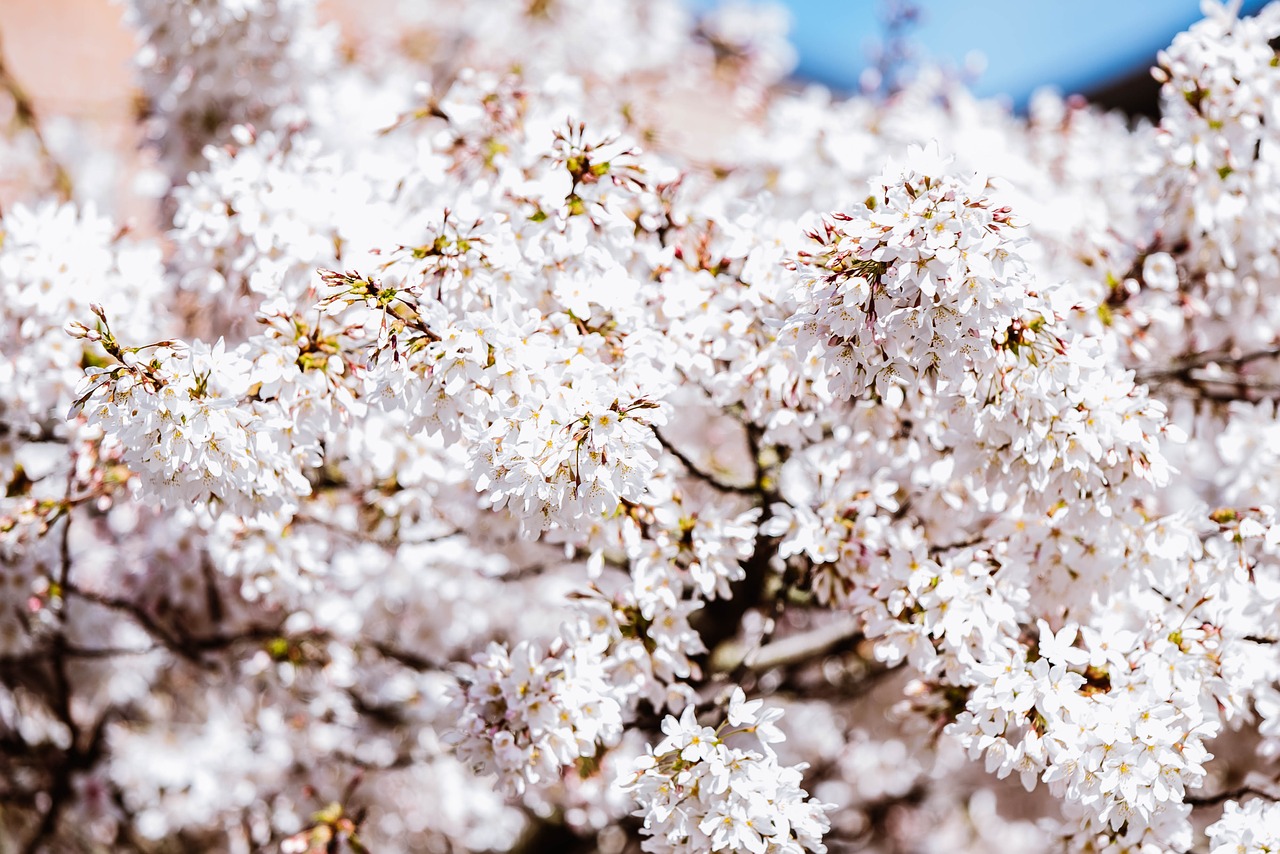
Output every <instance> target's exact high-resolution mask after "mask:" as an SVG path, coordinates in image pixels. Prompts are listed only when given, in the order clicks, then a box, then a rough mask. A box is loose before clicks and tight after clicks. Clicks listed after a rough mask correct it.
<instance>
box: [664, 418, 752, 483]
mask: <svg viewBox="0 0 1280 854" xmlns="http://www.w3.org/2000/svg"><path fill="white" fill-rule="evenodd" d="M653 435H654V437H655V438H656V439H657V440H658V444H659V445H661V446H662V448H663V450H665V451H666V452H667V453H669V454H671V456H673V457H675V458H676V459H677V460H679V461H680V465H682V466H684V467H685V468H686V469H687V470H688V471H689V474H691V475H693V476H694V477H696V478H697V479H698V480H700V481H702V482H704V483H706V484H707V485H708V486H711V487H712V488H713V489H717V490H719V491H720V492H729V493H734V494H737V495H750V496H753V497H759V496H760V494H761V493H760V487H759V486H758V485H757V484H752V485H750V486H745V485H740V484H736V483H726V482H724V481H723V480H720V479H719V478H718V477H715V476H714V475H711V474H708V473H707V472H704V471H703V470H702V469H701V468H699V467H698V464H697V463H695V462H694V461H693V460H692V459H691V458H690V457H689V456H688V455H687V454H685V453H684V452H683V451H681V450H680V449H679V448H677V447H676V446H675V445H673V444H671V442H670V441H668V439H667V438H666V437H665V436H663V435H662V431H661V430H659V429H658V428H657V427H654V428H653Z"/></svg>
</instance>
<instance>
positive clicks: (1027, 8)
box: [0, 0, 1265, 215]
mask: <svg viewBox="0 0 1280 854" xmlns="http://www.w3.org/2000/svg"><path fill="white" fill-rule="evenodd" d="M459 2H461V0H459ZM601 2H607V0H601ZM687 2H688V3H689V4H690V6H691V8H692V9H694V10H695V12H696V11H701V10H706V9H708V8H711V7H712V6H714V5H716V4H717V3H721V2H747V0H687ZM781 5H783V6H785V7H786V8H787V9H788V11H789V12H790V15H791V18H792V36H791V38H792V43H793V44H794V46H795V48H796V50H797V54H798V57H799V64H798V67H797V70H796V77H797V78H798V79H800V80H809V81H816V82H820V83H823V84H826V85H828V86H830V87H832V88H834V89H837V90H842V91H846V92H855V91H874V90H883V89H885V88H888V87H891V86H892V85H893V84H894V83H895V82H896V81H898V80H900V79H902V77H903V76H905V75H909V74H910V70H911V68H913V67H914V65H915V64H916V63H919V62H922V61H927V62H931V63H937V64H941V65H943V66H944V67H946V68H949V69H951V70H952V71H954V73H956V74H958V75H960V76H962V77H963V78H964V79H965V80H966V81H967V82H968V83H969V85H970V86H971V88H972V89H973V90H974V91H975V92H976V93H978V94H979V95H983V96H995V97H1001V98H1004V99H1006V100H1007V102H1008V103H1009V105H1010V107H1011V108H1013V109H1015V110H1017V109H1021V108H1023V107H1025V105H1026V103H1027V100H1028V98H1029V96H1030V95H1031V93H1032V92H1033V91H1034V90H1036V89H1037V88H1039V87H1041V86H1052V87H1055V88H1057V89H1058V90H1059V91H1061V92H1063V93H1064V94H1070V93H1077V92H1078V93H1082V94H1084V95H1086V96H1088V97H1089V98H1091V99H1092V100H1094V101H1096V102H1098V103H1101V104H1102V105H1104V106H1108V107H1112V108H1117V109H1121V110H1124V111H1125V112H1127V113H1129V114H1130V115H1135V116H1136V115H1147V116H1152V115H1155V114H1156V110H1157V106H1156V94H1157V91H1158V88H1157V86H1156V84H1155V82H1154V81H1153V80H1152V79H1151V76H1150V74H1149V71H1148V69H1149V68H1150V66H1151V65H1152V63H1153V62H1154V59H1155V55H1156V52H1157V51H1158V50H1160V49H1161V48H1162V47H1164V46H1165V45H1167V44H1168V43H1169V41H1170V40H1171V39H1172V38H1173V36H1174V35H1175V34H1176V33H1178V32H1179V31H1181V30H1183V29H1185V28H1186V27H1187V26H1188V25H1190V24H1191V23H1193V22H1194V21H1195V20H1197V19H1198V18H1199V17H1200V15H1201V10H1200V3H1199V0H1150V2H1141V3H1138V2H1123V0H1071V2H1056V3H1027V2H1022V0H986V2H983V3H981V4H977V3H956V2H953V0H782V2H781ZM1263 5H1265V0H1243V3H1242V6H1243V8H1242V11H1243V12H1245V13H1250V12H1253V11H1256V10H1257V9H1259V8H1261V7H1262V6H1263ZM390 6H391V3H390V2H387V0H321V2H320V9H321V17H322V19H328V20H336V21H338V22H340V23H341V24H342V25H343V26H344V27H346V28H348V31H349V32H351V33H353V34H357V33H359V31H360V29H361V22H362V20H363V21H368V20H370V19H371V16H376V15H378V14H380V11H379V10H380V9H382V8H384V7H390ZM382 13H383V14H385V12H382ZM121 18H122V6H121V4H119V3H116V2H112V0H0V61H2V63H3V64H2V65H0V75H4V77H0V82H5V83H6V86H5V87H3V88H8V87H9V86H12V85H17V86H19V87H21V89H22V90H23V91H24V92H25V95H26V96H27V98H28V101H29V106H30V107H31V108H32V109H34V110H35V112H36V114H37V115H38V116H39V117H40V118H41V119H56V118H58V117H67V118H71V119H74V120H75V122H74V124H75V127H76V128H77V130H76V131H75V133H76V134H77V135H81V136H84V137H85V138H81V139H78V140H76V141H75V142H78V143H79V145H80V147H81V149H82V150H89V149H97V150H111V151H113V152H114V154H115V156H117V157H119V158H121V159H123V160H124V161H125V164H127V162H128V161H129V159H130V158H136V157H140V156H144V155H143V154H140V153H139V150H138V149H139V146H138V141H139V140H138V138H137V128H136V123H135V121H134V116H135V113H136V110H137V104H136V102H135V95H134V92H135V88H134V85H133V78H132V73H131V70H130V65H129V63H130V58H131V56H132V53H133V49H134V41H133V35H132V33H130V32H129V31H128V30H127V29H126V28H125V26H124V24H123V22H122V20H121ZM0 100H3V99H0ZM13 120H14V113H13V108H12V105H11V104H9V105H2V104H0V129H3V128H4V127H5V126H7V125H8V124H9V123H11V122H12V121H13ZM48 127H49V128H50V132H51V133H52V132H55V131H56V130H57V127H58V125H57V123H56V122H49V123H48ZM86 129H87V132H86ZM52 142H54V143H55V144H57V143H59V142H61V143H63V144H57V145H56V147H58V148H63V147H65V143H66V142H67V141H65V140H62V141H59V140H53V141H52ZM4 156H5V155H4V152H3V150H0V205H3V204H4V202H5V201H6V197H7V194H6V192H5V189H6V185H12V184H14V183H15V182H16V178H15V176H14V174H13V171H14V169H15V168H16V167H15V166H14V165H13V164H8V165H7V164H5V163H4V162H3V158H4ZM125 164H122V165H125ZM118 171H119V172H120V173H121V174H123V173H125V172H128V171H131V170H129V169H127V168H125V169H121V170H118ZM122 180H123V179H122ZM116 189H118V191H119V196H118V199H119V203H118V204H117V205H116V206H115V207H116V210H117V212H118V213H121V214H125V215H128V214H129V213H130V212H131V210H135V209H137V210H140V209H141V207H138V206H135V204H134V203H132V202H131V201H130V198H131V195H132V193H133V188H130V187H127V186H123V185H122V186H120V187H119V188H116ZM142 204H144V203H142V202H139V203H138V205H142Z"/></svg>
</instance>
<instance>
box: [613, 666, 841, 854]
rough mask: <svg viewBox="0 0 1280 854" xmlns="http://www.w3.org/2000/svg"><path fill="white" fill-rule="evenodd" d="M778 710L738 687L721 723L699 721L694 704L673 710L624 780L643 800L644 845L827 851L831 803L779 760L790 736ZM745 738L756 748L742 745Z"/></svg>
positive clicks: (776, 853) (758, 853)
mask: <svg viewBox="0 0 1280 854" xmlns="http://www.w3.org/2000/svg"><path fill="white" fill-rule="evenodd" d="M781 715H782V712H781V710H779V709H771V708H766V707H765V706H764V701H763V700H751V701H748V700H747V699H746V696H745V695H744V694H743V692H742V689H740V688H739V689H736V690H735V692H734V694H733V696H732V697H731V698H730V700H729V709H728V714H727V716H726V718H725V722H724V723H723V724H721V725H720V727H719V728H712V727H709V726H703V725H701V724H699V723H698V721H697V717H696V716H695V712H694V708H693V707H692V706H689V707H687V708H686V709H685V710H684V713H683V714H682V715H681V716H680V717H679V718H675V717H672V716H670V715H668V716H667V717H666V719H664V720H663V722H662V731H663V733H665V734H666V738H665V739H663V740H662V741H661V742H660V743H659V744H657V745H656V746H655V747H654V748H653V749H652V751H651V752H649V753H647V754H645V755H644V756H642V757H641V758H640V759H638V760H637V761H636V766H635V768H634V769H633V770H629V771H627V772H625V773H624V775H623V778H622V782H623V785H624V786H625V787H626V788H628V789H630V790H631V791H632V792H633V793H634V796H635V798H636V801H637V802H638V803H639V804H640V810H639V811H638V812H637V813H636V815H639V816H642V817H643V818H644V833H645V834H646V835H647V836H648V837H649V838H648V839H647V840H645V843H644V850H645V851H653V852H670V854H675V852H694V851H750V852H753V854H766V852H769V854H781V852H788V851H812V852H815V854H824V852H826V850H827V847H826V846H825V845H823V844H822V841H821V840H822V835H823V833H825V832H826V830H827V828H828V827H829V823H828V821H827V817H826V815H825V810H826V809H829V807H828V806H827V805H825V804H821V803H819V802H817V801H815V800H814V799H812V798H809V797H808V796H807V793H806V792H805V791H804V790H803V789H802V788H800V771H801V770H802V769H800V768H793V767H786V766H782V765H780V764H779V763H778V759H777V754H776V753H775V752H774V749H773V747H772V745H773V744H774V743H776V742H778V741H781V740H783V738H784V737H785V736H784V735H783V734H782V732H781V730H779V729H778V728H777V726H776V725H775V723H774V721H776V720H777V719H778V718H779V717H780V716H781ZM744 737H746V738H748V739H754V741H755V742H756V743H757V744H758V745H759V749H749V748H744V747H741V746H738V742H740V741H742V740H744Z"/></svg>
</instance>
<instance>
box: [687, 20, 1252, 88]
mask: <svg viewBox="0 0 1280 854" xmlns="http://www.w3.org/2000/svg"><path fill="white" fill-rule="evenodd" d="M691 2H693V3H694V5H695V6H697V7H699V8H709V7H711V6H715V5H718V3H717V2H716V0H691ZM782 5H784V6H786V7H787V8H788V9H789V10H790V11H791V15H792V18H793V25H792V31H791V41H792V43H793V44H794V45H795V47H796V48H797V50H798V51H799V54H800V63H799V66H798V67H797V69H796V70H797V73H798V74H799V76H801V77H803V78H806V79H811V80H818V81H820V82H822V83H826V84H828V85H831V86H835V87H837V88H844V89H850V88H854V87H856V86H857V84H858V76H859V74H861V73H862V71H863V69H865V68H866V67H867V65H868V64H869V63H868V60H869V57H870V56H871V55H872V53H873V51H874V50H875V47H876V45H877V43H878V42H879V41H880V40H881V39H882V38H883V36H884V31H885V27H884V15H885V10H886V8H887V7H888V5H889V4H888V3H885V2H879V0H876V2H872V0H866V2H854V3H832V2H830V0H782ZM915 5H916V6H917V7H918V8H920V9H921V11H922V13H923V14H922V16H921V19H920V21H919V23H918V24H917V25H916V26H915V28H914V29H913V30H912V34H911V37H912V39H913V41H914V42H915V44H916V46H917V49H918V53H919V55H920V56H923V57H929V58H931V59H935V60H938V61H941V62H945V63H950V64H953V65H954V66H956V67H959V68H963V67H964V66H965V65H966V60H967V59H969V58H971V57H973V56H974V55H975V52H976V53H977V54H981V56H982V57H983V58H984V61H985V68H984V70H983V71H982V73H981V75H980V76H978V77H977V79H976V80H974V82H973V89H974V92H975V93H976V94H978V95H981V96H984V97H985V96H992V95H1001V94H1007V95H1009V96H1010V97H1012V98H1013V101H1014V103H1015V105H1017V106H1019V107H1021V106H1023V105H1024V104H1025V103H1026V100H1027V98H1028V97H1029V96H1030V95H1031V93H1032V92H1033V91H1034V90H1035V89H1036V88H1038V87H1040V86H1044V85H1054V86H1057V87H1058V88H1060V89H1061V90H1063V91H1065V92H1076V91H1084V92H1087V91H1088V90H1090V89H1091V88H1096V87H1097V86H1099V85H1101V84H1105V83H1106V82H1107V81H1109V80H1113V79H1115V78H1117V77H1121V76H1123V75H1125V74H1128V73H1131V72H1133V71H1136V70H1139V69H1140V68H1142V67H1143V65H1144V64H1149V63H1150V61H1151V59H1152V58H1153V57H1154V56H1155V54H1156V51H1158V50H1160V49H1161V48H1163V47H1165V46H1166V45H1168V44H1169V40H1170V39H1171V38H1172V37H1173V36H1174V35H1175V34H1176V33H1178V32H1181V31H1182V30H1185V29H1186V28H1187V27H1188V26H1189V25H1191V24H1192V23H1194V22H1195V21H1197V20H1199V19H1200V17H1201V16H1202V13H1201V10H1200V4H1199V2H1198V0H1157V2H1148V3H1117V2H1113V0H1073V2H1070V3H1023V2H1017V1H1016V0H990V2H986V3H982V4H973V3H948V2H944V0H917V2H916V4H915ZM1264 5H1265V2H1263V0H1244V2H1243V5H1242V7H1241V11H1242V13H1253V12H1256V11H1257V10H1258V9H1260V8H1261V7H1262V6H1264Z"/></svg>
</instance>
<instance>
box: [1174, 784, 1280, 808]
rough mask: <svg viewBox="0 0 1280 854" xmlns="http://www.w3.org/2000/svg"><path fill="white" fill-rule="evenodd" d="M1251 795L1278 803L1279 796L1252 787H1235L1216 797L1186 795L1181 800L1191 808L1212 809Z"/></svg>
mask: <svg viewBox="0 0 1280 854" xmlns="http://www.w3.org/2000/svg"><path fill="white" fill-rule="evenodd" d="M1248 795H1253V796H1254V797H1258V798H1262V799H1264V800H1268V801H1280V796H1276V795H1273V794H1271V793H1270V792H1265V791H1263V790H1262V789H1259V788H1256V787H1254V786H1237V787H1236V788H1234V789H1228V790H1226V791H1225V792H1219V793H1218V794H1216V795H1206V796H1193V795H1188V796H1187V797H1185V798H1183V802H1184V803H1188V804H1190V805H1191V806H1193V807H1212V806H1217V805H1218V804H1221V803H1223V802H1224V801H1238V800H1240V799H1241V798H1243V797H1246V796H1248Z"/></svg>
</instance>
